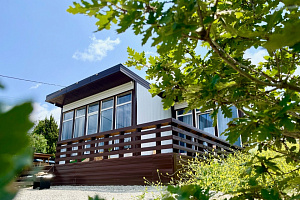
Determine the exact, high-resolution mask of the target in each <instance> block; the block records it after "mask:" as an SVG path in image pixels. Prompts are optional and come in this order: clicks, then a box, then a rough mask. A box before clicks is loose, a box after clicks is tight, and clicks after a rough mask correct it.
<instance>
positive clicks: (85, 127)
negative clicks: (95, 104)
mask: <svg viewBox="0 0 300 200" xmlns="http://www.w3.org/2000/svg"><path fill="white" fill-rule="evenodd" d="M89 105H90V104H89ZM89 105H87V106H85V119H84V131H83V135H87V117H88V107H89Z"/></svg>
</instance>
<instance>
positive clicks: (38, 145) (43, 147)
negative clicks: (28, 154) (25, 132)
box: [29, 133, 47, 153]
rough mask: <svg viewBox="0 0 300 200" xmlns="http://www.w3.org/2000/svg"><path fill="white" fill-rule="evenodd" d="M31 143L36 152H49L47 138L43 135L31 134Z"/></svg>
mask: <svg viewBox="0 0 300 200" xmlns="http://www.w3.org/2000/svg"><path fill="white" fill-rule="evenodd" d="M29 137H30V145H31V146H32V147H34V152H35V153H47V140H46V138H45V137H44V136H43V135H38V134H35V133H33V134H29Z"/></svg>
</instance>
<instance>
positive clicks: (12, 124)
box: [0, 103, 33, 200]
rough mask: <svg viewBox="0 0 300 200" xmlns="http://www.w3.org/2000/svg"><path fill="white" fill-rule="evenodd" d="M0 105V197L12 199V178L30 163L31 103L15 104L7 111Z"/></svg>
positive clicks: (13, 194)
mask: <svg viewBox="0 0 300 200" xmlns="http://www.w3.org/2000/svg"><path fill="white" fill-rule="evenodd" d="M2 107H3V105H0V160H1V165H0V199H3V200H6V199H13V198H14V196H15V194H16V189H15V188H14V187H13V185H12V183H13V180H14V178H15V177H16V176H17V175H18V174H19V173H20V172H21V171H22V170H23V169H24V168H25V167H26V166H30V165H31V164H32V149H31V148H30V147H29V137H28V136H27V132H28V130H29V129H30V128H31V127H32V125H33V123H32V122H31V121H30V120H29V114H30V113H31V111H32V106H31V103H23V104H21V105H17V106H15V107H13V108H12V109H10V110H9V111H7V112H4V111H3V108H2Z"/></svg>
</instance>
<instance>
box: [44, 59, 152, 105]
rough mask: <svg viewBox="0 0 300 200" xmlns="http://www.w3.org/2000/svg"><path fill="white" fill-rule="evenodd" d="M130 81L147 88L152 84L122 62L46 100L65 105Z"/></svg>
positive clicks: (50, 95) (49, 96)
mask: <svg viewBox="0 0 300 200" xmlns="http://www.w3.org/2000/svg"><path fill="white" fill-rule="evenodd" d="M129 81H136V82H138V83H139V84H140V85H142V86H143V87H145V88H146V89H149V88H150V87H149V85H150V84H149V83H148V82H147V81H146V80H144V79H143V78H141V77H139V76H138V75H136V74H135V73H133V72H132V71H130V70H129V69H128V68H126V67H124V66H123V65H122V64H118V65H116V66H114V67H111V68H109V69H107V70H104V71H102V72H99V73H97V74H95V75H93V76H90V77H88V78H86V79H83V80H81V81H78V82H77V83H74V84H72V85H70V86H68V87H66V88H63V89H61V90H59V91H56V92H54V93H52V94H49V95H47V97H46V102H49V103H53V104H56V106H59V107H62V106H63V105H66V104H69V103H72V102H74V101H77V100H79V99H82V98H85V97H88V96H91V95H94V94H97V93H99V92H102V91H105V90H107V89H110V88H112V87H116V86H118V85H122V84H124V83H126V82H129Z"/></svg>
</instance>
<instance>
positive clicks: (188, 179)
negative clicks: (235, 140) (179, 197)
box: [178, 150, 300, 197]
mask: <svg viewBox="0 0 300 200" xmlns="http://www.w3.org/2000/svg"><path fill="white" fill-rule="evenodd" d="M261 158H264V159H261ZM261 161H263V162H264V163H267V165H269V166H271V167H269V168H272V170H271V169H268V171H267V172H265V173H264V171H263V170H262V168H261V165H260V164H261V163H260V162H261ZM275 163H276V164H275ZM299 175H300V169H299V166H294V165H292V164H289V163H287V162H286V160H285V159H284V157H283V156H281V155H280V154H279V153H277V152H274V151H270V150H268V151H262V152H258V151H254V152H252V153H245V152H236V153H235V154H229V155H228V156H227V157H226V158H223V157H220V156H219V157H215V156H213V155H208V156H207V157H206V158H205V159H204V158H199V157H198V158H195V159H193V160H189V161H188V163H187V164H186V165H185V167H184V170H183V171H182V172H180V173H179V175H178V176H179V178H180V180H179V184H180V185H189V184H197V185H200V186H201V187H203V188H204V189H207V188H210V189H211V190H213V191H217V192H222V193H231V194H235V195H239V196H242V195H243V194H242V193H243V192H244V191H243V190H241V188H243V189H246V190H248V189H249V191H251V195H252V197H255V196H256V194H255V193H257V192H258V190H262V189H263V188H270V187H272V186H274V185H276V187H280V191H282V193H283V195H284V196H285V197H287V194H290V195H291V194H300V192H299V190H298V191H297V190H295V188H299V187H300V184H299V183H300V182H299V181H298V178H297V177H299ZM287 180H293V181H287ZM284 182H285V184H278V183H284ZM245 195H246V194H245ZM247 195H248V196H249V195H250V194H247Z"/></svg>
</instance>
